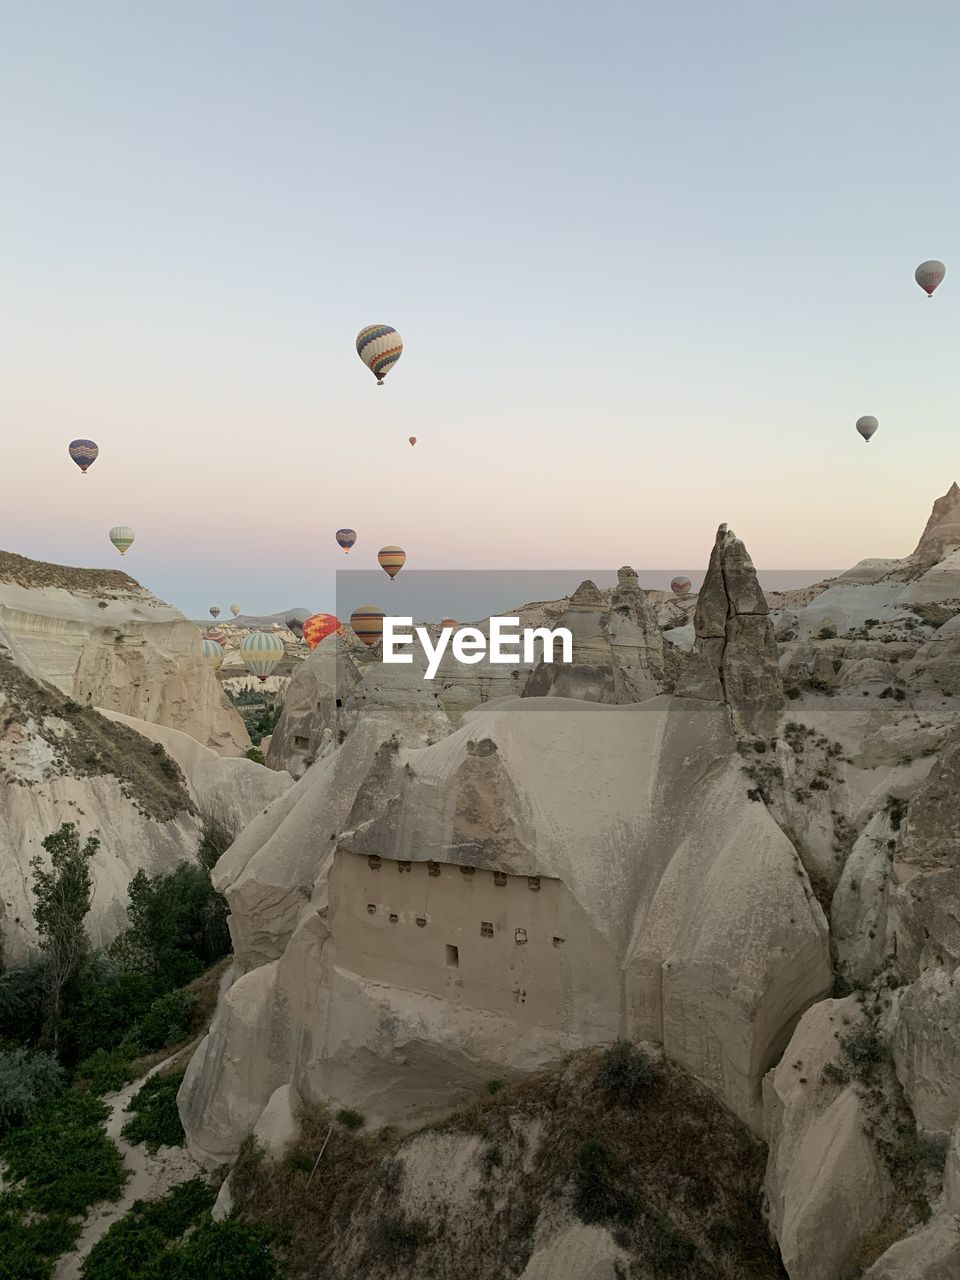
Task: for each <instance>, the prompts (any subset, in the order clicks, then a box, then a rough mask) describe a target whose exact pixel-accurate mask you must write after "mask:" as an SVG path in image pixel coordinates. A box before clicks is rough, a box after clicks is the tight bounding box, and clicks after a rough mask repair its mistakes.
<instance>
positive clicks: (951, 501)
mask: <svg viewBox="0 0 960 1280" xmlns="http://www.w3.org/2000/svg"><path fill="white" fill-rule="evenodd" d="M958 549H960V486H958V485H957V482H956V481H954V482H953V484H952V485H951V486H950V488H949V489H948V490H947V492H946V493H945V494H944V495H943V497H942V498H938V499H937V500H936V502H935V503H934V504H933V510H932V511H931V513H930V518H929V520H928V521H927V523H926V526H925V527H924V530H923V534H922V535H921V538H920V541H919V542H918V543H917V545H916V547H915V548H914V550H913V553H912V555H911V556H910V559H911V560H913V561H915V562H916V563H918V564H921V565H923V566H924V567H925V568H928V567H930V566H931V565H934V564H936V563H937V562H938V561H940V560H945V559H946V558H947V556H948V555H949V554H950V553H951V552H952V551H956V550H958Z"/></svg>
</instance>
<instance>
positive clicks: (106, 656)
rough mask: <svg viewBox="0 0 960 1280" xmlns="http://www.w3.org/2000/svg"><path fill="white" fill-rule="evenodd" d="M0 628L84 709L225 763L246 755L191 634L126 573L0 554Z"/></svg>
mask: <svg viewBox="0 0 960 1280" xmlns="http://www.w3.org/2000/svg"><path fill="white" fill-rule="evenodd" d="M0 627H2V628H3V630H4V631H5V632H6V634H7V635H8V637H9V638H10V639H11V640H13V641H15V642H16V643H17V645H18V646H19V648H20V650H21V651H22V653H23V654H24V655H25V657H26V658H27V659H28V660H29V662H30V663H31V664H32V667H33V669H34V670H35V672H36V673H37V674H38V675H39V676H40V677H41V678H42V679H44V680H47V681H49V682H50V683H51V684H54V685H56V686H57V688H59V689H60V690H61V692H62V693H64V694H65V695H66V696H67V697H68V698H72V699H74V700H75V701H76V702H79V703H80V704H81V705H82V706H93V707H102V708H104V709H106V710H109V711H119V712H121V713H123V714H124V715H130V716H134V717H136V718H137V719H139V720H147V721H150V722H152V723H155V724H165V725H168V726H169V727H170V728H172V729H180V730H182V731H183V732H184V733H189V734H190V736H191V737H194V738H196V739H197V740H198V741H199V742H202V743H203V744H204V745H205V746H209V747H212V748H213V749H214V750H215V751H219V752H220V753H221V754H223V755H242V754H243V752H244V751H245V750H246V749H247V747H248V746H249V745H250V739H249V736H248V735H247V732H246V729H245V728H244V726H243V722H242V720H241V719H240V717H239V715H238V714H237V712H236V711H235V710H234V709H233V707H232V706H231V705H230V703H229V702H228V701H227V699H226V698H225V697H224V694H223V692H222V690H221V688H220V685H219V683H218V681H217V679H216V676H215V675H214V673H213V671H212V670H211V669H210V667H209V666H208V665H207V664H206V663H205V662H204V660H203V656H202V651H201V645H200V634H199V631H198V629H197V627H196V625H195V624H194V623H192V622H189V621H188V620H187V619H186V618H185V617H184V616H183V614H182V613H180V612H179V611H178V610H177V609H172V608H171V607H170V606H169V605H166V604H164V603H163V602H162V601H160V600H157V599H156V597H155V596H153V595H151V594H150V592H149V591H146V590H145V589H144V588H143V587H141V586H140V584H139V583H137V582H135V581H134V579H133V578H130V577H128V576H127V575H126V574H125V573H121V572H119V571H118V570H94V569H71V568H67V567H66V566H62V565H50V564H43V563H41V562H39V561H36V560H27V559H25V558H24V557H22V556H14V555H10V554H8V553H6V552H2V553H0Z"/></svg>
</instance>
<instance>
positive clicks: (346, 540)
mask: <svg viewBox="0 0 960 1280" xmlns="http://www.w3.org/2000/svg"><path fill="white" fill-rule="evenodd" d="M333 536H334V537H335V538H336V540H337V542H338V543H339V544H340V546H341V547H343V549H344V551H345V552H346V554H347V555H349V554H350V548H351V547H352V546H353V544H354V543H355V542H356V540H357V532H356V530H355V529H338V530H337V532H336V533H335V534H334V535H333Z"/></svg>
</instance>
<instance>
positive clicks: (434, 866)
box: [427, 862, 440, 876]
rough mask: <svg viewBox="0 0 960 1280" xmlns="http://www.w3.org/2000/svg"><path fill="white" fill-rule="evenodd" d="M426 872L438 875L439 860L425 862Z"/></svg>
mask: <svg viewBox="0 0 960 1280" xmlns="http://www.w3.org/2000/svg"><path fill="white" fill-rule="evenodd" d="M427 874H428V875H431V876H438V875H439V874H440V863H439V862H428V863H427Z"/></svg>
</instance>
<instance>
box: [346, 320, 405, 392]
mask: <svg viewBox="0 0 960 1280" xmlns="http://www.w3.org/2000/svg"><path fill="white" fill-rule="evenodd" d="M402 352H403V339H402V338H401V337H400V335H399V333H397V331H396V329H391V328H390V326H389V325H388V324H368V325H367V327H366V328H365V329H361V330H360V332H359V333H358V334H357V355H358V356H359V357H360V359H361V360H362V361H363V363H364V364H365V365H366V366H367V368H368V369H369V370H370V372H371V373H372V374H373V376H374V377H375V378H376V380H377V386H378V387H382V386H383V380H384V378H385V377H386V376H387V374H388V373H389V372H390V370H391V369H392V368H393V366H394V365H395V364H396V363H397V361H398V360H399V359H400V356H401V354H402Z"/></svg>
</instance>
